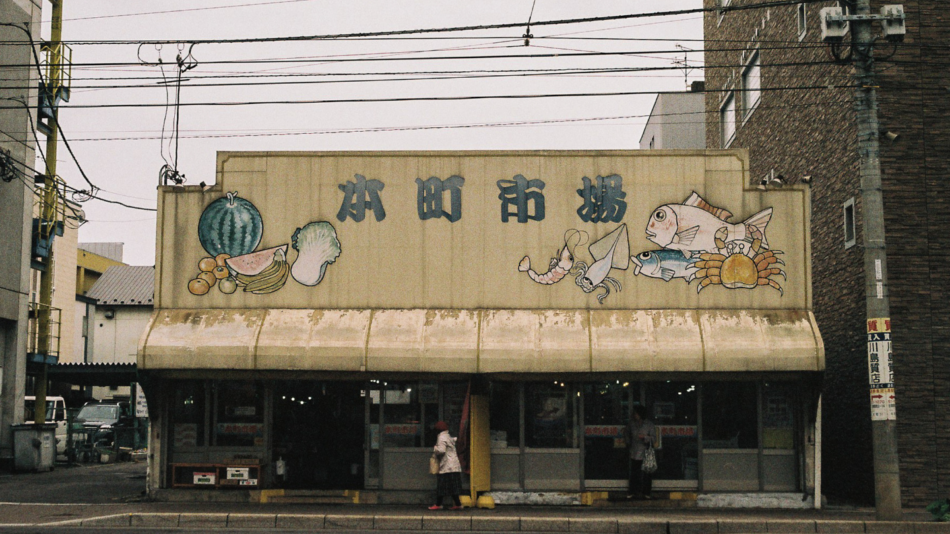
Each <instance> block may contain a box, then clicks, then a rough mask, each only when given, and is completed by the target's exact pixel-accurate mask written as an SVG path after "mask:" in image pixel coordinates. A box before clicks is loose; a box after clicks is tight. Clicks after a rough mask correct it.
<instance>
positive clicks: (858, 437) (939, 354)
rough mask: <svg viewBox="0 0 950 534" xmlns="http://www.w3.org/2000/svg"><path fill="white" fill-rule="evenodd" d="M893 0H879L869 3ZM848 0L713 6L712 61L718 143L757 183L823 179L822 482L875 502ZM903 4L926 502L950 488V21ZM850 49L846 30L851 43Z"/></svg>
mask: <svg viewBox="0 0 950 534" xmlns="http://www.w3.org/2000/svg"><path fill="white" fill-rule="evenodd" d="M733 2H735V0H733ZM883 3H884V2H877V1H874V2H871V11H872V12H877V10H879V9H880V7H881V5H882V4H883ZM838 4H841V5H844V7H848V6H847V3H846V2H841V3H836V2H818V3H803V4H798V5H791V6H778V7H770V8H768V9H751V10H745V11H737V12H727V13H717V12H713V13H710V14H708V15H707V17H706V20H705V36H706V40H707V45H706V48H707V50H706V56H705V60H706V63H707V65H711V66H716V67H713V68H707V70H706V84H707V89H708V91H709V92H708V94H707V100H706V112H707V117H708V122H707V131H706V141H707V146H709V147H732V148H744V149H748V150H749V154H750V169H751V179H752V182H753V183H754V184H760V183H763V182H767V183H769V185H768V186H763V187H771V186H772V184H776V185H778V184H781V183H782V182H785V183H799V182H801V181H810V184H811V190H812V216H811V228H812V244H813V247H812V251H813V252H812V253H813V265H814V278H813V281H814V290H815V301H814V306H815V316H816V317H817V319H818V324H819V326H820V327H821V332H822V335H823V337H824V340H825V343H826V347H827V349H828V353H827V358H828V360H827V364H828V367H827V370H826V374H825V386H824V394H823V403H824V406H825V410H824V427H825V432H824V447H823V465H824V472H825V478H824V481H825V482H824V485H825V488H826V491H827V493H828V494H829V496H830V497H834V498H838V499H843V500H848V501H853V502H861V503H870V502H873V487H874V485H873V470H872V462H871V458H872V451H871V424H870V399H869V394H868V386H867V384H868V353H867V342H866V331H867V330H866V327H867V325H866V323H865V319H866V313H865V274H864V267H863V248H862V247H863V243H862V241H863V237H862V230H861V228H862V220H863V212H862V206H861V191H860V183H859V176H858V160H857V138H856V131H857V130H856V126H855V112H854V104H853V96H854V95H853V92H852V90H851V89H850V88H849V87H851V86H852V85H853V84H854V83H855V80H854V78H853V76H852V67H851V66H850V64H848V63H847V62H846V61H845V62H842V63H841V64H837V63H835V61H833V55H832V54H831V53H830V50H829V48H828V46H826V45H824V44H822V43H821V37H820V25H819V19H818V12H819V10H820V9H821V8H823V7H828V6H834V5H838ZM902 4H903V7H904V11H905V14H906V17H907V18H906V26H907V36H906V40H905V42H904V44H903V45H895V46H893V47H892V46H891V45H890V44H885V43H883V42H879V43H878V46H877V48H876V52H875V57H876V58H878V61H876V63H875V65H876V69H877V78H876V81H877V85H878V86H879V89H878V97H879V117H880V122H881V127H882V131H881V134H882V137H881V158H880V161H881V172H882V180H883V195H884V223H885V228H886V241H887V265H888V270H889V275H888V278H889V280H888V283H889V298H890V306H891V319H892V323H891V324H892V332H893V359H892V362H893V364H892V365H893V370H894V375H895V385H896V399H897V400H896V402H897V421H898V432H899V454H900V477H901V486H902V487H901V492H902V498H903V501H904V504H905V505H907V506H922V505H925V504H927V503H930V502H932V501H933V500H935V499H939V498H944V497H945V496H946V494H947V492H948V490H950V482H948V480H950V476H948V475H950V472H948V469H950V468H948V467H947V466H946V464H945V462H942V458H944V457H946V455H947V454H948V453H950V418H948V415H947V413H948V411H947V409H946V407H947V404H948V403H950V396H948V388H947V384H948V378H947V376H946V374H947V373H946V372H945V370H946V369H947V368H948V365H947V358H948V357H950V350H948V347H950V331H948V330H947V328H946V326H945V323H946V321H945V320H944V319H943V317H945V316H946V313H945V312H946V310H947V301H946V298H945V294H946V293H947V291H948V289H950V275H948V274H947V273H946V272H945V271H946V269H943V268H942V264H943V262H944V261H945V260H946V255H947V250H948V248H947V240H948V239H950V237H948V235H947V233H946V232H945V231H943V227H944V224H943V223H945V222H946V221H947V217H948V215H947V213H948V211H947V209H946V204H947V199H948V198H950V190H948V187H950V186H948V185H947V181H946V179H945V177H946V175H947V171H948V167H950V158H948V157H947V150H946V146H947V143H946V141H947V138H948V136H950V129H948V127H947V126H946V124H944V122H945V121H943V117H946V116H947V113H948V109H947V107H948V105H950V104H948V102H947V99H946V98H944V97H943V96H942V95H943V94H944V93H942V92H941V91H942V90H943V88H945V87H946V86H948V85H950V75H948V74H947V71H946V69H945V68H944V67H943V65H944V63H945V62H946V59H945V56H946V55H947V51H945V50H942V49H935V48H932V47H931V44H932V43H937V42H945V41H946V39H947V37H948V32H950V30H948V27H947V24H946V22H947V20H946V19H947V16H946V14H945V13H944V12H945V11H946V10H945V9H943V8H944V7H945V6H943V5H942V4H940V3H938V2H933V1H916V0H912V1H910V2H902ZM704 5H705V6H706V7H710V8H714V7H716V6H717V5H718V4H717V3H716V2H714V1H713V0H706V1H705V2H704ZM849 40H850V35H849V36H848V37H847V38H846V39H845V41H846V43H847V42H848V41H849ZM724 43H741V44H736V45H726V44H724ZM847 53H848V46H847V44H845V46H843V47H842V49H841V53H840V56H841V57H843V58H847ZM888 134H890V135H888ZM894 134H897V137H896V139H892V138H894ZM779 177H781V180H778V178H779Z"/></svg>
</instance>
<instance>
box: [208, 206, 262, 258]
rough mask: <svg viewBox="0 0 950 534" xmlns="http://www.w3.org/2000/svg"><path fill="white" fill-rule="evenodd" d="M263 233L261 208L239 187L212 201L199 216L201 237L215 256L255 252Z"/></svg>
mask: <svg viewBox="0 0 950 534" xmlns="http://www.w3.org/2000/svg"><path fill="white" fill-rule="evenodd" d="M263 235H264V220H263V219H262V218H261V212H259V211H257V208H255V207H254V204H251V203H250V202H249V201H247V200H245V199H243V198H241V197H239V196H237V191H235V192H233V193H228V196H227V197H222V198H219V199H217V200H215V201H214V202H212V203H211V204H208V207H207V208H205V210H204V212H203V213H202V214H201V218H200V219H199V220H198V240H199V241H201V246H202V247H204V249H205V250H206V251H207V252H208V254H209V255H211V256H217V255H218V254H222V253H225V254H230V255H231V256H232V257H234V256H243V255H245V254H249V253H251V252H254V249H255V248H257V245H259V244H260V242H261V237H263Z"/></svg>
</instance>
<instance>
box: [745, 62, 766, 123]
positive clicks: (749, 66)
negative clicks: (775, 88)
mask: <svg viewBox="0 0 950 534" xmlns="http://www.w3.org/2000/svg"><path fill="white" fill-rule="evenodd" d="M753 70H754V71H755V72H756V73H757V77H758V83H757V84H756V88H755V92H754V95H755V101H754V102H752V101H751V98H750V97H751V96H752V95H753V93H752V92H751V91H750V90H749V83H748V80H749V79H751V78H752V76H749V74H750V73H751V72H753ZM741 79H742V121H743V123H745V121H747V120H748V119H749V116H751V115H752V112H753V111H755V109H756V108H757V107H759V102H761V101H762V56H761V55H760V54H759V50H755V51H754V52H753V53H752V56H751V57H750V58H749V61H747V62H746V64H745V67H744V68H743V69H742V77H741Z"/></svg>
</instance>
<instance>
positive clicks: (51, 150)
mask: <svg viewBox="0 0 950 534" xmlns="http://www.w3.org/2000/svg"><path fill="white" fill-rule="evenodd" d="M50 2H51V3H52V4H53V17H52V19H53V20H52V31H51V33H50V42H49V56H48V64H49V76H48V78H49V79H48V80H47V81H46V88H47V91H48V92H49V94H50V95H51V96H52V98H51V102H52V103H53V105H52V116H51V118H50V120H49V125H50V128H49V132H48V133H47V135H46V177H47V179H46V187H45V189H44V191H43V203H42V205H41V206H40V213H39V218H40V228H43V226H44V223H46V224H47V230H48V231H50V232H55V231H56V228H55V223H56V220H57V217H58V211H59V202H60V199H59V195H60V191H59V186H60V179H59V178H58V177H57V176H56V143H57V141H58V138H59V107H58V106H57V105H56V99H55V95H56V94H57V93H58V91H59V89H60V87H61V85H62V65H63V53H62V51H63V49H62V43H61V41H62V39H63V1H62V0H50ZM41 231H42V230H41ZM54 248H55V247H52V246H50V248H49V256H48V257H47V259H46V269H45V270H43V271H41V272H40V297H39V298H40V301H39V306H38V307H37V328H38V335H37V342H38V343H37V345H38V346H37V352H38V353H39V354H41V355H43V356H44V362H43V363H42V370H41V371H40V375H39V376H38V377H37V378H36V395H35V398H36V401H35V403H34V405H35V414H36V415H35V418H34V420H33V423H34V424H37V425H42V424H45V423H46V388H47V384H48V382H49V380H48V377H47V371H48V364H47V363H46V361H45V357H46V355H48V354H49V353H50V345H51V343H50V342H51V339H52V332H51V330H52V329H51V323H52V320H51V316H52V313H53V306H52V305H53V277H54V275H55V273H54V270H55V269H54V258H53V256H54V252H53V251H54Z"/></svg>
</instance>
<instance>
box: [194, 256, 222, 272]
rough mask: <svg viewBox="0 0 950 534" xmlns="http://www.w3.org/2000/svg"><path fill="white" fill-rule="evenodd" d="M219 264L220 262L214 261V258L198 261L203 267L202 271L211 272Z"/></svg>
mask: <svg viewBox="0 0 950 534" xmlns="http://www.w3.org/2000/svg"><path fill="white" fill-rule="evenodd" d="M217 266H218V263H217V262H216V261H214V258H205V259H203V260H201V261H199V262H198V268H199V269H201V271H202V272H206V273H210V272H211V271H213V270H214V268H215V267H217Z"/></svg>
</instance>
